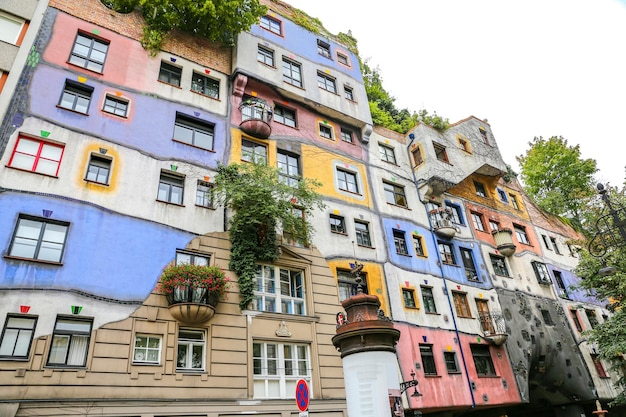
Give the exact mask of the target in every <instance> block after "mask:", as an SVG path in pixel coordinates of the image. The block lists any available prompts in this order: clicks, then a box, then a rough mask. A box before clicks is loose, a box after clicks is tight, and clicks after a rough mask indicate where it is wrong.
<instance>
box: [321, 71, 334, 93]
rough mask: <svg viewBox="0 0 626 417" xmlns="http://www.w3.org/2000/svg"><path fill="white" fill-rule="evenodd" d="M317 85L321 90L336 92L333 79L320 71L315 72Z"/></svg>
mask: <svg viewBox="0 0 626 417" xmlns="http://www.w3.org/2000/svg"><path fill="white" fill-rule="evenodd" d="M317 86H318V87H319V88H321V89H322V90H326V91H330V92H331V93H334V94H337V85H336V84H335V79H334V78H331V77H330V76H329V75H326V74H324V73H322V72H318V73H317Z"/></svg>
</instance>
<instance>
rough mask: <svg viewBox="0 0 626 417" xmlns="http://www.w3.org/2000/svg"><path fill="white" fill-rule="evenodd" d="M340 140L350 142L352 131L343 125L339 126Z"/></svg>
mask: <svg viewBox="0 0 626 417" xmlns="http://www.w3.org/2000/svg"><path fill="white" fill-rule="evenodd" d="M341 140H342V141H344V142H348V143H352V131H351V130H348V129H346V128H345V127H342V128H341Z"/></svg>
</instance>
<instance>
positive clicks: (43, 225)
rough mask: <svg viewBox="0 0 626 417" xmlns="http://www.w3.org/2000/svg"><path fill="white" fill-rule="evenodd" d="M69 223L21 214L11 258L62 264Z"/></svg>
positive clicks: (12, 245) (10, 254)
mask: <svg viewBox="0 0 626 417" xmlns="http://www.w3.org/2000/svg"><path fill="white" fill-rule="evenodd" d="M68 228H69V223H65V222H59V221H55V220H50V219H44V218H40V217H34V216H27V215H23V214H20V217H19V219H18V220H17V227H16V228H15V234H14V235H13V241H12V242H11V248H10V249H9V256H14V257H17V258H24V259H33V260H38V261H48V262H61V259H62V257H63V250H64V248H65V241H66V238H67V229H68Z"/></svg>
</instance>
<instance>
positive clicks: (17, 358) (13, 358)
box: [0, 356, 30, 362]
mask: <svg viewBox="0 0 626 417" xmlns="http://www.w3.org/2000/svg"><path fill="white" fill-rule="evenodd" d="M0 361H7V362H8V361H11V362H28V361H30V359H29V358H23V357H21V356H20V357H10V356H4V357H0Z"/></svg>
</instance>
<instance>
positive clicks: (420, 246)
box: [413, 234, 426, 256]
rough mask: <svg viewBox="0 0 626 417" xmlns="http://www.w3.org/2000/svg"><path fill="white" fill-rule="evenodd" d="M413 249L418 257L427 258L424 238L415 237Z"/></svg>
mask: <svg viewBox="0 0 626 417" xmlns="http://www.w3.org/2000/svg"><path fill="white" fill-rule="evenodd" d="M413 248H415V254H416V255H417V256H426V252H425V251H424V238H423V237H422V236H418V235H415V234H414V235H413Z"/></svg>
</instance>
